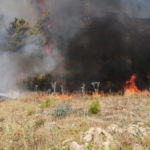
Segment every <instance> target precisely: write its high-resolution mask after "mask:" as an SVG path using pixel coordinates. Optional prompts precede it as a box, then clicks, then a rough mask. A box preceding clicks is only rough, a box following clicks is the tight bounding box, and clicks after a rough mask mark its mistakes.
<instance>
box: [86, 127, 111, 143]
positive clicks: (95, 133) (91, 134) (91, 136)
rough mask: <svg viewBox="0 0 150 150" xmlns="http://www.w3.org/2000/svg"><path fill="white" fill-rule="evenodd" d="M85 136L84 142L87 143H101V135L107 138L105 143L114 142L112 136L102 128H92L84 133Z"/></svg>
mask: <svg viewBox="0 0 150 150" xmlns="http://www.w3.org/2000/svg"><path fill="white" fill-rule="evenodd" d="M84 135H85V136H84V138H83V142H86V143H88V142H91V141H92V140H93V141H94V142H96V143H97V142H99V141H101V140H102V139H101V135H104V136H105V137H106V141H105V142H108V141H112V140H113V138H112V136H111V135H110V134H109V133H108V132H107V131H105V130H103V129H101V128H90V129H89V130H88V131H87V132H85V133H84ZM101 142H102V141H101Z"/></svg>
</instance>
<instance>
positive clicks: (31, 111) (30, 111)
mask: <svg viewBox="0 0 150 150" xmlns="http://www.w3.org/2000/svg"><path fill="white" fill-rule="evenodd" d="M34 112H35V110H34V108H33V107H29V108H28V110H27V116H31V115H33V114H34Z"/></svg>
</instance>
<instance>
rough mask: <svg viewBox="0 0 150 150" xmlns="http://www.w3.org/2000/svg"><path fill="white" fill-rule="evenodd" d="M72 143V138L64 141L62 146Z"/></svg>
mask: <svg viewBox="0 0 150 150" xmlns="http://www.w3.org/2000/svg"><path fill="white" fill-rule="evenodd" d="M71 141H73V138H70V139H67V140H65V141H63V142H62V145H65V144H66V143H67V142H71Z"/></svg>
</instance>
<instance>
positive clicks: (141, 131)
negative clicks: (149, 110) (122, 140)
mask: <svg viewBox="0 0 150 150" xmlns="http://www.w3.org/2000/svg"><path fill="white" fill-rule="evenodd" d="M127 131H128V133H129V134H132V135H135V136H137V135H143V136H146V135H147V131H146V128H143V127H139V126H138V125H134V124H131V125H129V128H128V129H127Z"/></svg>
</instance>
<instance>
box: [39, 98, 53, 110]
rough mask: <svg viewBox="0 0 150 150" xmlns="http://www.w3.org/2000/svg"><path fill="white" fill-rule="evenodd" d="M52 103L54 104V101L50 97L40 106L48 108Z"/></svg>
mask: <svg viewBox="0 0 150 150" xmlns="http://www.w3.org/2000/svg"><path fill="white" fill-rule="evenodd" d="M51 104H52V101H51V100H50V99H49V98H48V99H46V100H45V101H44V102H42V104H41V106H40V108H42V109H43V108H48V107H50V106H51Z"/></svg>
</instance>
